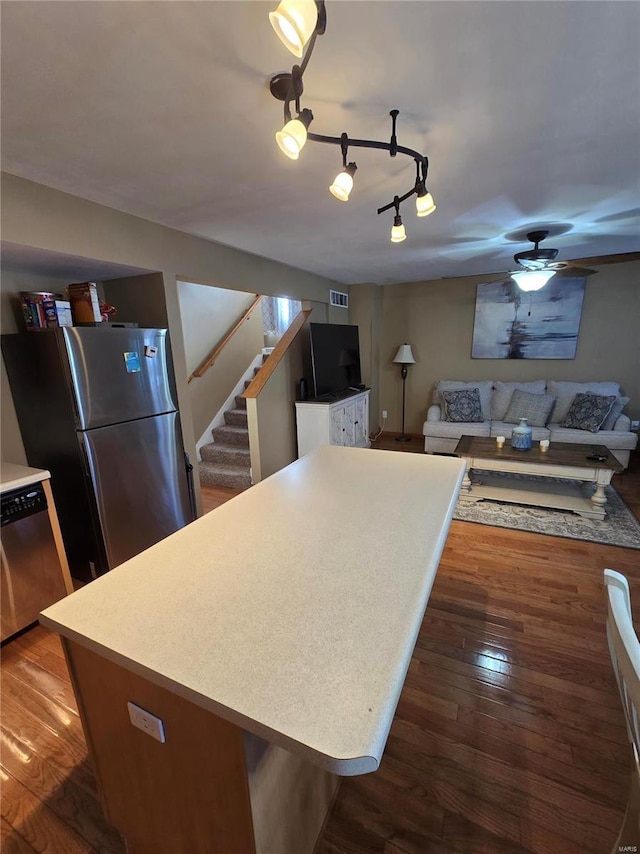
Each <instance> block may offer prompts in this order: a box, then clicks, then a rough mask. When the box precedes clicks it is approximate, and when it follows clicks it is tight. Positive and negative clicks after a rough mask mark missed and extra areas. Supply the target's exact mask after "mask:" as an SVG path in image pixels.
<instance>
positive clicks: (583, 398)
mask: <svg viewBox="0 0 640 854" xmlns="http://www.w3.org/2000/svg"><path fill="white" fill-rule="evenodd" d="M617 399H618V397H617V395H615V394H611V395H607V396H606V397H603V396H601V395H598V394H588V393H585V394H583V393H578V394H576V396H575V397H574V398H573V403H572V404H571V406H570V407H569V411H568V412H567V417H566V418H565V419H564V421H563V422H562V426H563V427H572V428H573V429H574V430H589V431H590V432H591V433H597V432H598V430H599V429H600V427H601V426H602V425H603V424H604V422H605V420H606V417H607V415H608V414H609V413H610V412H611V408H612V407H613V404H614V403H615V402H616V400H617Z"/></svg>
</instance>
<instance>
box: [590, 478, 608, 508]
mask: <svg viewBox="0 0 640 854" xmlns="http://www.w3.org/2000/svg"><path fill="white" fill-rule="evenodd" d="M591 503H592V504H593V506H594V507H596V508H597V509H598V510H603V511H604V507H605V504H606V503H607V496H606V495H605V494H604V483H596V491H595V492H594V493H593V495H592V496H591Z"/></svg>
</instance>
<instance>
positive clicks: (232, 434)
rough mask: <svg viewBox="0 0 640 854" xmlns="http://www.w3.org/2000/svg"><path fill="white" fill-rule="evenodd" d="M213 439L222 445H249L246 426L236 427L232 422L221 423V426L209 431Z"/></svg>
mask: <svg viewBox="0 0 640 854" xmlns="http://www.w3.org/2000/svg"><path fill="white" fill-rule="evenodd" d="M211 435H212V437H213V441H214V442H217V443H220V444H222V445H240V446H241V447H243V448H248V447H249V431H248V430H247V428H246V427H237V426H236V425H234V424H223V425H222V427H214V428H213V430H212V431H211Z"/></svg>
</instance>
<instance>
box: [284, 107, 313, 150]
mask: <svg viewBox="0 0 640 854" xmlns="http://www.w3.org/2000/svg"><path fill="white" fill-rule="evenodd" d="M312 120H313V113H312V112H311V110H303V111H302V112H301V113H300V115H299V116H298V118H297V119H289V121H288V122H287V123H286V125H285V126H284V127H283V128H282V130H279V131H278V133H277V134H276V142H277V143H278V145H279V147H280V151H282V152H283V153H284V154H286V155H287V157H290V158H291V160H297V159H298V157H299V155H300V152H301V151H302V149H303V148H304V144H305V142H306V141H307V136H308V134H307V128H308V127H309V125H310V124H311V122H312Z"/></svg>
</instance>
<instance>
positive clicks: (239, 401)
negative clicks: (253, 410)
mask: <svg viewBox="0 0 640 854" xmlns="http://www.w3.org/2000/svg"><path fill="white" fill-rule="evenodd" d="M246 408H247V399H246V398H245V397H242V395H241V394H237V395H236V409H246Z"/></svg>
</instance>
